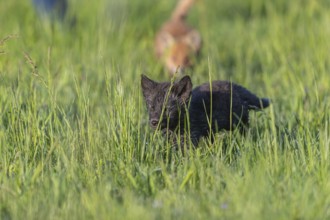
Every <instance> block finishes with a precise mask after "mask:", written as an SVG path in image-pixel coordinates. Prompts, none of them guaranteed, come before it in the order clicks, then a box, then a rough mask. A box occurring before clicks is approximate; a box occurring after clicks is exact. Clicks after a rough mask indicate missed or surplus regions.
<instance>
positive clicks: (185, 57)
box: [155, 0, 202, 75]
mask: <svg viewBox="0 0 330 220" xmlns="http://www.w3.org/2000/svg"><path fill="white" fill-rule="evenodd" d="M193 3H194V0H179V2H178V4H177V6H176V8H175V9H174V12H173V13H172V16H171V18H170V19H169V21H167V22H165V23H164V24H163V26H162V27H161V29H160V30H159V32H158V33H157V35H156V40H155V52H156V56H157V57H158V58H159V59H161V60H162V61H163V62H164V64H165V66H166V68H167V69H168V71H169V72H170V74H171V75H173V74H175V73H176V72H178V73H182V72H183V71H184V69H185V68H187V67H192V65H193V60H194V59H195V58H194V57H196V55H197V54H198V52H199V50H200V48H201V45H202V38H201V36H200V34H199V32H198V31H197V30H195V29H193V28H192V27H190V26H189V25H188V24H187V23H186V21H185V20H186V17H187V13H188V11H189V9H190V7H191V6H192V5H193Z"/></svg>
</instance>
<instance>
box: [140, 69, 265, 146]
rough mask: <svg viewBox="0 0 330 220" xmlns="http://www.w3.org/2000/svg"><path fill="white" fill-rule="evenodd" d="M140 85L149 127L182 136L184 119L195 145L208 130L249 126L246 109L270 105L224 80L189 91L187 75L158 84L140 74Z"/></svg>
mask: <svg viewBox="0 0 330 220" xmlns="http://www.w3.org/2000/svg"><path fill="white" fill-rule="evenodd" d="M141 86H142V92H143V96H144V99H145V101H146V104H147V109H148V113H149V123H150V126H151V127H152V128H154V129H156V128H159V129H160V130H162V131H166V132H170V133H174V132H177V131H178V132H179V135H183V134H184V132H185V129H184V128H185V124H187V122H188V124H189V129H190V130H189V134H190V138H191V141H192V143H193V144H194V145H195V146H196V145H197V144H198V141H199V139H200V138H201V137H205V136H208V135H209V134H210V132H217V131H220V130H223V129H224V130H232V129H234V128H236V127H239V128H240V130H241V131H244V128H245V127H247V126H248V125H249V111H250V110H260V109H263V108H266V107H268V106H269V104H270V102H269V100H268V99H267V98H261V99H260V98H258V97H257V96H256V95H254V94H253V93H251V92H250V91H248V90H247V89H245V88H244V87H242V86H239V85H237V84H234V83H231V82H228V81H213V82H212V83H211V85H210V83H205V84H202V85H200V86H198V87H196V88H195V89H193V90H192V83H191V79H190V77H189V76H185V77H183V78H182V79H181V80H179V81H178V82H175V83H173V84H171V83H170V82H163V83H158V82H155V81H153V80H151V79H149V78H148V77H146V76H144V75H142V78H141ZM187 113H188V115H187ZM187 120H188V121H187Z"/></svg>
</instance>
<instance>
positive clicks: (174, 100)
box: [141, 75, 192, 131]
mask: <svg viewBox="0 0 330 220" xmlns="http://www.w3.org/2000/svg"><path fill="white" fill-rule="evenodd" d="M141 86H142V92H143V97H144V99H145V101H146V104H147V110H148V114H149V124H150V126H151V127H152V128H153V129H156V128H159V129H160V130H163V129H165V128H168V129H169V130H172V131H173V130H174V129H175V128H176V127H177V125H178V123H179V120H180V114H181V112H182V111H185V109H186V105H187V103H188V101H189V98H190V95H191V90H192V83H191V79H190V77H189V76H184V77H183V78H182V79H181V80H180V81H178V82H175V83H173V84H172V83H170V82H164V83H158V82H155V81H153V80H151V79H149V78H148V77H146V76H145V75H142V78H141ZM182 117H183V116H182Z"/></svg>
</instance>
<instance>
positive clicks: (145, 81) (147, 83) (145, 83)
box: [141, 74, 157, 97]
mask: <svg viewBox="0 0 330 220" xmlns="http://www.w3.org/2000/svg"><path fill="white" fill-rule="evenodd" d="M156 85H157V83H156V82H155V81H153V80H151V79H149V78H148V77H147V76H146V75H143V74H142V75H141V87H142V92H143V95H144V97H147V96H148V93H149V91H150V90H152V89H153V88H155V87H156Z"/></svg>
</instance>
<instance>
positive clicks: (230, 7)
mask: <svg viewBox="0 0 330 220" xmlns="http://www.w3.org/2000/svg"><path fill="white" fill-rule="evenodd" d="M175 3H176V2H175V1H174V0H170V1H165V0H163V1H154V0H139V1H128V0H100V1H87V0H72V1H69V4H70V5H69V6H70V7H69V10H68V14H67V17H66V18H65V21H64V22H63V23H61V22H51V21H49V20H42V19H40V17H39V16H38V15H37V14H36V12H35V10H34V9H33V7H32V4H31V1H21V0H10V1H1V2H0V219H3V220H11V219H297V220H298V219H330V155H329V153H330V152H329V147H330V113H329V108H330V84H329V82H330V40H329V39H330V25H329V24H330V2H329V1H328V0H323V1H322V0H315V1H313V0H290V1H286V0H277V1H264V0H234V1H225V0H219V1H214V0H204V1H202V0H199V1H197V3H196V5H195V6H194V8H193V9H192V10H191V12H190V14H189V17H188V22H189V23H190V24H192V25H193V26H194V27H196V28H197V29H198V30H199V31H200V32H201V35H202V37H203V49H202V51H201V54H200V58H199V60H198V62H197V63H196V66H195V68H194V70H189V71H188V74H189V75H190V76H191V77H192V81H193V84H194V85H198V84H201V83H204V82H207V81H209V80H215V79H221V80H232V81H233V82H236V83H238V84H241V85H243V86H245V87H246V88H248V89H249V90H251V91H253V92H254V93H256V94H257V95H259V96H261V97H269V98H270V99H271V100H272V105H271V107H270V108H268V109H266V110H265V111H263V112H256V113H252V112H251V113H250V116H251V126H250V129H249V130H248V132H247V134H246V135H245V136H242V135H240V134H239V133H238V132H232V133H230V132H221V133H219V134H217V136H216V139H215V142H214V143H213V144H210V143H209V141H208V140H207V139H203V140H202V141H201V142H200V144H199V147H198V148H197V149H196V150H192V151H190V152H189V154H187V155H182V154H181V152H173V151H171V150H170V149H171V146H170V143H166V142H165V141H164V139H163V138H162V137H161V135H159V134H158V133H155V132H154V131H153V130H151V129H150V128H149V126H148V115H147V111H146V108H145V103H144V100H143V98H142V91H141V88H140V75H141V74H142V73H143V74H146V75H148V76H149V77H151V78H152V79H155V80H158V81H167V80H169V76H168V75H167V73H166V72H165V70H164V68H163V67H162V65H161V64H160V63H159V62H158V61H157V60H156V59H155V57H154V53H153V39H154V36H155V32H156V31H157V30H158V28H159V27H160V25H161V24H162V23H163V22H164V21H165V20H166V19H167V18H168V17H169V16H170V13H171V10H172V9H173V7H174V5H175Z"/></svg>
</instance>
